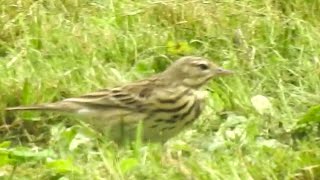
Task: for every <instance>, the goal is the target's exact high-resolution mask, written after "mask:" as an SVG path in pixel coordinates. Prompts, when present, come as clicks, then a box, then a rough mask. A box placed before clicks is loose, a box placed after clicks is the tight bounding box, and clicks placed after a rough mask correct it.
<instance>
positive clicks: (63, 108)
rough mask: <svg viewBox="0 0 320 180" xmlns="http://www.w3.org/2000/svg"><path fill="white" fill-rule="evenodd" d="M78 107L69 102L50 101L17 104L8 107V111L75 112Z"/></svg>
mask: <svg viewBox="0 0 320 180" xmlns="http://www.w3.org/2000/svg"><path fill="white" fill-rule="evenodd" d="M77 109H78V107H75V106H71V104H69V103H62V102H58V103H48V104H40V105H34V106H16V107H8V108H6V109H5V110H6V111H60V112H74V111H75V110H77Z"/></svg>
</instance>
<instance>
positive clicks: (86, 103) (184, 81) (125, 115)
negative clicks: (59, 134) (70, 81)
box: [5, 56, 233, 142]
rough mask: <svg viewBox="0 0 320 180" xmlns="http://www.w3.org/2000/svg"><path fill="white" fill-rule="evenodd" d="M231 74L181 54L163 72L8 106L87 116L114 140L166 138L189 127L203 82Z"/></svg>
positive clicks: (201, 96)
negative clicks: (60, 97) (76, 93)
mask: <svg viewBox="0 0 320 180" xmlns="http://www.w3.org/2000/svg"><path fill="white" fill-rule="evenodd" d="M230 74H233V71H231V70H227V69H223V68H221V67H220V66H218V65H216V64H215V63H214V62H212V61H210V60H209V59H207V58H204V57H199V56H183V57H181V58H179V59H177V60H176V61H174V62H173V63H172V64H171V65H169V66H168V67H167V68H166V69H165V70H164V71H162V72H160V73H158V74H155V75H153V76H151V77H149V78H145V79H142V80H137V81H135V82H131V83H128V84H125V85H122V86H116V87H113V88H107V89H102V90H98V91H96V92H93V93H88V94H85V95H82V96H78V97H71V98H66V99H64V100H62V101H57V102H53V103H44V104H39V105H33V106H17V107H8V108H6V109H5V110H6V111H25V110H30V111H34V110H36V111H52V112H54V111H56V112H61V113H71V114H76V115H79V116H81V117H85V118H84V119H85V120H84V121H85V122H86V123H87V124H89V126H91V127H93V129H95V130H97V131H99V132H102V133H103V134H105V135H107V136H108V137H109V138H110V139H111V140H114V141H116V142H123V141H127V140H129V141H131V140H134V139H135V138H136V134H137V133H138V131H141V132H139V133H140V134H141V135H140V138H141V139H142V141H143V142H166V141H167V140H169V139H170V138H172V137H174V136H176V135H177V134H179V133H180V132H181V131H182V130H184V129H186V128H187V127H189V126H190V125H191V124H192V123H193V122H194V121H195V120H196V119H198V117H199V116H200V114H201V112H202V110H203V109H204V106H205V100H206V98H207V96H208V93H207V92H206V91H205V90H203V88H202V87H203V86H204V85H206V84H207V82H208V81H209V80H211V79H213V78H215V77H219V76H225V75H230Z"/></svg>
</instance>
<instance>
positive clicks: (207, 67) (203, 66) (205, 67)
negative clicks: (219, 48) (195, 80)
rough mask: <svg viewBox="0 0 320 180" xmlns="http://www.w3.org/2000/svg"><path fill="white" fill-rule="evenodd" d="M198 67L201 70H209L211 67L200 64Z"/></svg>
mask: <svg viewBox="0 0 320 180" xmlns="http://www.w3.org/2000/svg"><path fill="white" fill-rule="evenodd" d="M198 67H199V68H200V69H201V70H207V69H209V66H208V65H207V64H198Z"/></svg>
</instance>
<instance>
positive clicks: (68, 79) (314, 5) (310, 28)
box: [0, 0, 320, 179]
mask: <svg viewBox="0 0 320 180" xmlns="http://www.w3.org/2000/svg"><path fill="white" fill-rule="evenodd" d="M0 7H1V15H0V16H1V18H0V29H1V30H0V79H1V84H0V109H1V111H0V115H1V118H2V121H1V123H0V124H1V126H0V133H1V136H0V177H1V178H4V179H317V177H318V178H319V177H320V173H319V172H320V146H319V134H320V133H319V128H320V125H319V124H320V115H319V111H320V107H319V104H320V103H319V102H320V98H319V94H320V76H319V75H320V60H319V54H320V41H319V37H320V29H319V24H320V18H319V17H320V1H318V0H291V1H281V0H261V1H259V0H242V1H235V0H222V1H201V0H176V1H171V0H158V1H155V0H148V1H147V0H141V1H129V0H121V1H120V0H119V1H107V0H82V1H78V0H68V1H60V0H52V1H49V0H39V1H33V0H23V1H15V0H0ZM182 55H199V56H205V57H207V58H210V59H212V60H214V61H215V62H217V63H218V64H220V65H222V66H223V67H225V68H228V69H232V70H234V71H236V75H234V76H233V77H228V78H223V79H216V80H214V81H213V82H212V83H210V85H209V86H208V87H207V88H208V90H209V92H210V93H209V94H210V95H209V96H210V97H209V98H208V102H207V104H208V106H207V107H206V109H205V112H204V113H203V115H202V116H201V118H200V119H199V120H198V121H197V122H196V123H195V124H194V125H193V127H192V128H191V129H188V130H186V131H184V132H183V133H181V134H180V135H179V136H177V137H175V138H173V139H172V140H170V141H169V142H168V143H166V144H165V145H161V144H144V145H142V144H141V143H139V142H137V143H134V144H133V145H132V146H125V147H117V145H115V144H113V143H112V142H110V141H108V140H107V139H106V138H105V137H100V136H99V135H97V134H96V133H93V132H92V131H91V130H90V128H87V127H86V126H85V125H83V124H82V125H81V123H79V122H77V120H78V118H77V117H72V116H66V115H59V114H54V113H35V112H26V113H16V114H15V113H5V112H4V111H3V109H4V108H5V107H8V106H15V105H28V104H37V103H41V102H52V101H56V100H61V99H63V98H65V97H71V96H75V95H80V94H82V93H85V92H90V91H94V90H97V89H101V88H106V87H112V86H115V85H119V84H122V83H126V82H130V81H133V80H136V79H140V78H143V77H146V76H149V75H151V74H153V73H156V72H160V71H161V70H163V69H164V68H165V67H166V66H167V65H168V64H169V63H170V62H172V61H173V60H175V59H176V58H178V57H180V56H182ZM80 122H81V120H80Z"/></svg>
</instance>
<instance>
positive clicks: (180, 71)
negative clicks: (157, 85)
mask: <svg viewBox="0 0 320 180" xmlns="http://www.w3.org/2000/svg"><path fill="white" fill-rule="evenodd" d="M232 73H233V72H232V71H230V70H226V69H223V68H221V67H219V66H218V65H216V64H214V63H213V62H211V61H209V60H208V59H206V58H202V57H195V56H185V57H182V58H180V59H178V60H177V61H175V62H174V63H173V64H172V65H171V66H169V67H168V68H167V69H166V70H165V71H164V74H165V76H167V78H169V79H171V80H172V81H175V83H178V84H182V85H184V86H188V87H191V88H199V87H201V86H202V85H204V84H205V83H207V82H208V81H209V80H210V79H211V78H214V77H217V76H224V75H230V74H232Z"/></svg>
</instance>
